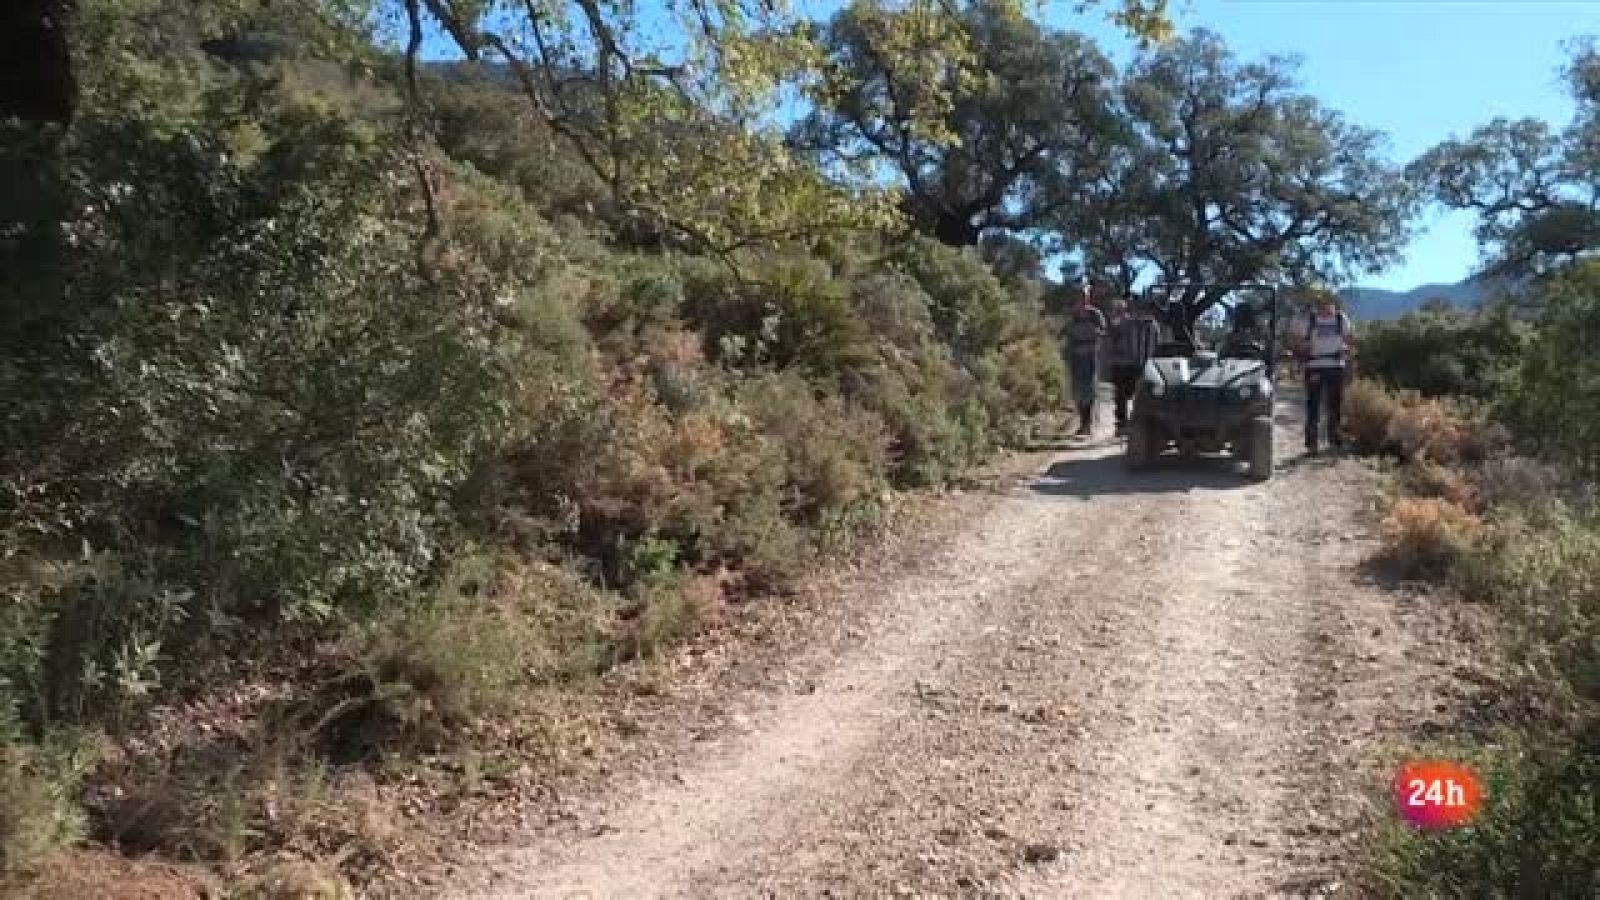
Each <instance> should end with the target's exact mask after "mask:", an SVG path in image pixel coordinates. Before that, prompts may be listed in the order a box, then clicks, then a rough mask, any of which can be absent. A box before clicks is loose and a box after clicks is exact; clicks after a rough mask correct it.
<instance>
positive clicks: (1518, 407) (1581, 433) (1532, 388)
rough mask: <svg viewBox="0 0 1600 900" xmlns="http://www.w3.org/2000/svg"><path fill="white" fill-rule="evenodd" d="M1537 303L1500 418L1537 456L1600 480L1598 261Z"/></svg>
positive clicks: (1567, 276) (1549, 289) (1563, 279)
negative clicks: (1536, 321)
mask: <svg viewBox="0 0 1600 900" xmlns="http://www.w3.org/2000/svg"><path fill="white" fill-rule="evenodd" d="M1542 305H1543V313H1542V315H1541V317H1540V320H1539V324H1538V329H1537V332H1536V334H1535V336H1534V338H1533V340H1532V341H1531V342H1530V343H1529V345H1528V348H1527V351H1526V352H1525V354H1524V356H1523V362H1522V366H1521V368H1520V369H1519V370H1518V372H1517V378H1516V381H1515V383H1514V385H1513V387H1512V388H1511V389H1510V390H1509V391H1508V392H1507V393H1506V395H1505V396H1504V397H1503V398H1502V402H1501V403H1500V404H1499V414H1500V416H1501V417H1502V418H1503V419H1504V420H1505V421H1506V422H1507V423H1509V424H1510V425H1511V426H1512V428H1513V430H1514V431H1516V433H1517V434H1518V436H1519V437H1521V438H1523V439H1524V440H1526V441H1527V442H1528V443H1529V444H1530V445H1531V446H1532V448H1533V449H1534V450H1535V451H1536V452H1537V453H1538V454H1540V455H1544V456H1547V457H1548V458H1550V459H1552V460H1555V461H1558V462H1561V463H1564V464H1566V465H1569V466H1571V467H1572V468H1573V469H1574V470H1576V471H1577V473H1579V474H1580V475H1582V476H1584V477H1586V478H1590V479H1593V478H1596V477H1600V415H1595V411H1596V410H1600V355H1597V354H1596V353H1595V347H1596V346H1597V342H1600V263H1596V262H1588V263H1584V264H1582V265H1579V266H1577V267H1575V268H1574V269H1573V270H1572V271H1570V272H1569V273H1567V274H1565V275H1564V276H1562V277H1561V278H1559V279H1557V280H1555V281H1553V282H1552V283H1551V284H1550V285H1549V286H1548V287H1546V288H1545V290H1544V296H1543V298H1542Z"/></svg>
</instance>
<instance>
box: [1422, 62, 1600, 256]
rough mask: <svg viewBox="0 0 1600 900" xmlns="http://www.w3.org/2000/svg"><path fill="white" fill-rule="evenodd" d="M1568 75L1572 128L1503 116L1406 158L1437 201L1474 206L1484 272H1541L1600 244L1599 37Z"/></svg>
mask: <svg viewBox="0 0 1600 900" xmlns="http://www.w3.org/2000/svg"><path fill="white" fill-rule="evenodd" d="M1565 77H1566V79H1567V83H1568V87H1569V89H1570V90H1571V92H1572V95H1573V99H1574V100H1575V101H1576V102H1577V105H1578V111H1577V115H1576V116H1575V117H1574V118H1573V120H1572V122H1571V123H1569V124H1568V126H1567V128H1566V129H1564V130H1562V131H1559V132H1557V131H1555V130H1553V129H1552V128H1551V126H1550V125H1549V123H1547V122H1544V121H1542V120H1539V119H1531V118H1530V119H1518V120H1511V119H1506V118H1497V119H1494V120H1492V121H1490V122H1489V123H1488V124H1486V125H1483V126H1481V127H1479V128H1478V129H1476V130H1475V131H1473V132H1472V134H1470V135H1468V136H1467V137H1466V138H1464V139H1459V138H1453V139H1451V140H1448V141H1445V142H1443V143H1441V144H1439V145H1438V146H1436V147H1434V148H1432V149H1430V150H1429V151H1427V152H1426V153H1424V154H1423V155H1422V156H1420V157H1419V158H1418V159H1417V160H1416V161H1414V162H1413V163H1412V164H1411V165H1410V166H1409V167H1408V170H1407V171H1408V174H1409V175H1410V177H1412V178H1413V179H1415V180H1416V181H1417V182H1418V183H1419V184H1421V185H1422V186H1423V187H1424V189H1425V190H1426V191H1427V192H1428V194H1429V195H1431V197H1432V198H1433V199H1434V200H1435V201H1437V202H1438V203H1440V204H1442V205H1444V206H1446V207H1449V208H1451V209H1459V210H1468V211H1471V212H1473V213H1474V214H1476V215H1477V217H1478V225H1477V237H1478V240H1479V241H1480V242H1481V243H1482V244H1483V245H1484V247H1485V249H1486V251H1487V253H1486V259H1485V261H1484V266H1483V274H1485V275H1492V276H1508V277H1512V278H1515V277H1519V276H1532V277H1542V276H1546V275H1549V274H1552V273H1554V272H1557V271H1560V270H1562V269H1564V268H1566V267H1567V266H1569V265H1570V264H1571V263H1572V262H1574V261H1576V260H1578V259H1581V258H1584V257H1587V256H1590V255H1592V254H1593V253H1594V252H1595V250H1596V249H1600V50H1597V48H1596V46H1595V44H1594V43H1593V42H1592V41H1583V42H1579V43H1578V44H1577V45H1576V46H1575V49H1574V54H1573V58H1572V60H1571V62H1570V63H1569V64H1568V66H1567V67H1566V71H1565Z"/></svg>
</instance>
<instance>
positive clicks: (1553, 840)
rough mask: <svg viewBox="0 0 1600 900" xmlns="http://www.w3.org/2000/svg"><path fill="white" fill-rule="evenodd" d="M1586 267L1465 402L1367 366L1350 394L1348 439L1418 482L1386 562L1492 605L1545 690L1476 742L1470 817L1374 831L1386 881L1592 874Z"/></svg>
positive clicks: (1448, 884) (1599, 666)
mask: <svg viewBox="0 0 1600 900" xmlns="http://www.w3.org/2000/svg"><path fill="white" fill-rule="evenodd" d="M1594 277H1595V271H1594V270H1593V269H1592V268H1580V269H1577V270H1575V271H1573V272H1571V273H1569V274H1568V275H1567V276H1566V277H1565V278H1563V279H1560V280H1557V281H1556V282H1554V283H1552V284H1551V285H1549V286H1548V287H1547V288H1546V293H1545V298H1544V299H1545V300H1546V301H1547V302H1546V306H1545V310H1546V311H1545V313H1544V315H1543V317H1542V320H1541V321H1540V322H1539V323H1538V326H1537V329H1536V330H1535V331H1534V333H1533V335H1532V338H1531V341H1530V342H1529V346H1528V351H1527V353H1526V355H1525V356H1524V358H1523V359H1522V360H1521V361H1520V364H1519V365H1517V366H1516V367H1515V368H1514V369H1512V370H1511V371H1510V373H1509V374H1508V375H1507V376H1504V377H1501V378H1499V379H1498V384H1497V386H1495V387H1494V388H1493V389H1492V390H1491V391H1489V392H1488V393H1478V394H1477V395H1476V396H1474V397H1471V398H1468V399H1469V400H1470V401H1473V402H1469V403H1463V402H1461V401H1460V400H1459V399H1454V398H1431V399H1430V398H1424V397H1423V396H1421V395H1419V393H1418V392H1416V391H1409V392H1401V393H1395V392H1392V391H1389V390H1386V389H1384V388H1382V387H1380V386H1378V385H1376V384H1374V383H1371V382H1360V383H1358V384H1357V385H1356V386H1355V387H1354V388H1353V389H1352V390H1351V391H1350V393H1349V394H1348V395H1347V398H1348V402H1349V406H1348V412H1349V416H1348V418H1347V420H1346V427H1347V428H1348V429H1349V430H1350V431H1351V432H1352V436H1353V437H1354V438H1355V443H1356V445H1357V446H1358V447H1361V448H1364V449H1367V450H1369V451H1373V452H1386V453H1392V454H1394V455H1396V456H1398V457H1400V458H1401V460H1402V467H1401V469H1400V479H1399V481H1400V486H1401V487H1402V488H1403V491H1404V493H1405V494H1410V495H1412V496H1402V497H1401V498H1400V499H1398V500H1397V501H1396V502H1395V503H1394V505H1393V506H1392V507H1391V510H1390V512H1389V515H1388V517H1387V519H1386V520H1385V522H1384V533H1385V538H1386V552H1387V555H1388V558H1389V560H1390V561H1391V562H1393V563H1395V564H1397V565H1398V566H1399V567H1400V569H1401V571H1402V572H1403V573H1404V574H1406V575H1410V576H1423V577H1431V578H1435V579H1439V580H1442V581H1444V582H1446V583H1449V584H1451V585H1453V586H1454V587H1456V588H1457V589H1458V590H1460V592H1461V593H1462V595H1463V596H1465V597H1466V598H1468V599H1471V600H1475V601H1478V602H1482V603H1484V604H1487V605H1489V606H1491V607H1492V608H1493V609H1494V610H1495V611H1496V612H1497V613H1498V614H1499V615H1500V617H1501V618H1502V619H1503V621H1504V622H1505V625H1506V628H1507V632H1508V634H1509V636H1510V638H1511V640H1510V646H1511V649H1512V652H1513V654H1514V657H1515V660H1516V662H1517V663H1518V671H1519V672H1522V673H1523V674H1524V677H1525V678H1526V679H1527V684H1526V687H1527V689H1528V690H1530V691H1531V692H1532V693H1533V694H1534V695H1536V696H1539V697H1540V698H1541V702H1540V708H1541V710H1542V715H1541V717H1540V718H1539V719H1538V720H1536V721H1534V722H1532V723H1531V724H1527V723H1525V724H1524V725H1523V726H1522V729H1521V731H1520V733H1518V734H1514V735H1512V736H1511V738H1510V743H1509V745H1507V746H1504V747H1502V748H1500V749H1498V750H1495V751H1492V752H1485V753H1484V754H1483V759H1482V760H1481V762H1483V763H1484V765H1485V766H1486V767H1487V771H1488V773H1489V784H1488V786H1487V791H1488V795H1487V797H1488V799H1487V805H1486V809H1485V812H1484V814H1483V816H1482V818H1481V819H1480V820H1478V821H1477V822H1476V823H1474V825H1473V826H1472V827H1470V828H1467V829H1463V830H1461V831H1459V832H1455V833H1452V834H1449V835H1445V836H1443V837H1439V836H1432V835H1429V836H1419V835H1416V834H1413V833H1411V832H1408V831H1406V830H1404V829H1401V828H1398V827H1396V828H1392V829H1389V830H1387V831H1386V832H1385V833H1384V834H1382V835H1381V836H1380V840H1379V845H1378V852H1377V856H1376V858H1375V862H1376V868H1377V872H1376V874H1377V876H1378V878H1379V879H1380V881H1381V882H1382V884H1383V886H1384V888H1385V889H1386V890H1388V891H1390V892H1392V893H1393V894H1394V895H1396V896H1416V895H1418V894H1444V895H1458V894H1479V893H1484V892H1489V893H1511V894H1517V895H1539V896H1592V895H1593V894H1594V893H1595V891H1596V890H1600V881H1597V880H1596V879H1597V873H1600V869H1597V868H1596V867H1595V864H1594V863H1595V859H1596V858H1597V856H1600V846H1597V845H1596V836H1597V835H1600V757H1597V756H1596V747H1597V746H1600V744H1597V743H1596V723H1600V522H1597V521H1596V519H1595V505H1594V500H1593V497H1592V496H1591V494H1592V488H1591V487H1590V486H1589V485H1590V484H1591V482H1587V481H1585V480H1583V476H1591V477H1592V474H1593V472H1594V469H1593V462H1592V460H1593V448H1592V446H1590V445H1589V444H1588V443H1586V439H1587V437H1588V435H1587V431H1586V429H1588V428H1590V423H1591V421H1592V419H1593V418H1594V417H1593V416H1592V415H1588V414H1586V413H1587V411H1592V410H1595V409H1597V408H1600V398H1595V397H1592V396H1590V393H1591V392H1590V388H1591V387H1592V385H1590V382H1592V381H1594V377H1593V372H1592V371H1591V370H1592V369H1593V368H1594V363H1593V359H1592V341H1589V340H1587V339H1585V338H1583V337H1582V335H1583V334H1585V333H1586V332H1585V329H1589V330H1592V325H1591V324H1590V323H1589V319H1591V318H1593V316H1592V313H1593V311H1594V310H1595V309H1597V308H1600V307H1597V306H1596V296H1597V293H1596V291H1595V290H1594V288H1595V283H1594ZM1363 350H1364V351H1365V345H1363ZM1363 355H1364V356H1365V353H1364V354H1363ZM1434 386H1435V387H1437V385H1434ZM1479 387H1483V385H1480V386H1479ZM1461 389H1462V387H1461V385H1456V386H1455V387H1453V388H1450V389H1449V390H1461ZM1486 410H1488V411H1492V414H1493V417H1494V420H1490V419H1488V418H1486V417H1485V415H1486V413H1485V411H1486ZM1495 420H1498V421H1495ZM1502 422H1503V423H1505V424H1504V425H1503V424H1501V423H1502ZM1506 425H1509V426H1510V429H1509V431H1508V429H1507V427H1506ZM1514 445H1520V446H1522V447H1525V448H1529V449H1533V450H1536V451H1539V452H1541V453H1542V454H1543V455H1544V456H1545V458H1546V459H1547V460H1553V461H1555V462H1554V463H1552V462H1545V461H1539V460H1536V459H1534V458H1531V457H1528V456H1521V455H1517V454H1516V453H1514V452H1513V446H1514Z"/></svg>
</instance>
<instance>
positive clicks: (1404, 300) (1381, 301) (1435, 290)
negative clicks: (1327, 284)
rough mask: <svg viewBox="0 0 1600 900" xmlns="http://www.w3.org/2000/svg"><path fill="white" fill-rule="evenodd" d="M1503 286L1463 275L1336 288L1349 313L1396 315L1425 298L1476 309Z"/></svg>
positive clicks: (1359, 316) (1374, 316)
mask: <svg viewBox="0 0 1600 900" xmlns="http://www.w3.org/2000/svg"><path fill="white" fill-rule="evenodd" d="M1502 287H1504V286H1503V285H1498V284H1495V283H1492V282H1488V281H1480V280H1477V279H1471V278H1469V279H1465V280H1463V281H1458V282H1456V283H1454V284H1424V285H1422V286H1421V287H1414V288H1412V289H1411V290H1409V291H1389V290H1384V289H1382V288H1349V289H1347V290H1344V291H1340V292H1339V295H1340V296H1341V297H1342V298H1344V301H1345V304H1346V308H1347V309H1348V310H1349V312H1350V315H1351V316H1352V317H1353V318H1357V319H1398V318H1400V317H1401V316H1403V315H1405V314H1406V313H1409V312H1414V311H1415V310H1417V309H1419V308H1421V306H1422V305H1423V304H1424V303H1427V302H1428V301H1429V300H1435V299H1438V300H1444V301H1445V302H1447V303H1449V304H1450V305H1451V306H1453V307H1455V308H1456V309H1460V310H1471V309H1477V308H1478V307H1479V306H1480V305H1481V304H1482V303H1483V301H1484V300H1485V299H1486V298H1488V297H1489V296H1491V295H1492V294H1494V293H1496V292H1497V290H1498V289H1500V288H1502Z"/></svg>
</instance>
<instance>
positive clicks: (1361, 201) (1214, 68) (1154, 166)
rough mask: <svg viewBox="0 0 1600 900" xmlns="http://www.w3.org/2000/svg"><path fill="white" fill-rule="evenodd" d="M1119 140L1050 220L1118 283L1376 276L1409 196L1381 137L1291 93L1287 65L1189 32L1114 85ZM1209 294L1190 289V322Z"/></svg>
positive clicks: (1390, 254)
mask: <svg viewBox="0 0 1600 900" xmlns="http://www.w3.org/2000/svg"><path fill="white" fill-rule="evenodd" d="M1120 93H1121V105H1122V108H1123V110H1124V114H1125V115H1126V116H1127V119H1128V128H1126V129H1125V130H1124V132H1123V133H1124V134H1125V135H1126V140H1125V141H1124V142H1123V143H1122V144H1121V145H1120V146H1118V147H1117V148H1115V151H1114V153H1113V154H1112V158H1111V161H1110V165H1109V166H1108V167H1107V169H1106V171H1105V172H1104V173H1103V174H1102V175H1101V177H1099V178H1097V179H1095V180H1094V181H1093V182H1092V184H1091V190H1090V192H1089V194H1088V195H1087V196H1086V197H1084V198H1082V202H1079V203H1075V204H1074V203H1062V204H1059V205H1058V206H1057V207H1056V208H1057V209H1058V210H1060V212H1061V215H1060V216H1059V218H1058V219H1057V220H1056V224H1057V227H1058V228H1059V230H1060V233H1061V239H1062V245H1063V249H1068V250H1076V251H1078V252H1079V253H1080V254H1082V255H1083V256H1084V257H1085V262H1086V265H1087V266H1088V268H1090V269H1091V270H1093V271H1095V272H1099V273H1106V274H1109V275H1112V276H1114V277H1116V279H1117V280H1119V281H1121V282H1124V283H1127V282H1130V281H1131V280H1132V278H1133V277H1134V276H1135V275H1136V274H1137V273H1139V272H1142V271H1147V270H1150V269H1154V270H1155V271H1156V272H1157V273H1158V274H1159V275H1160V277H1161V278H1162V279H1163V280H1166V281H1171V282H1177V281H1182V282H1190V283H1202V284H1230V283H1239V282H1252V281H1268V282H1276V283H1288V284H1309V283H1314V282H1318V281H1337V280H1340V279H1342V278H1343V277H1345V276H1347V275H1350V274H1354V273H1358V272H1364V271H1372V270H1375V269H1378V268H1380V267H1382V266H1383V265H1385V264H1387V263H1388V262H1390V261H1391V260H1393V259H1394V258H1395V256H1396V255H1397V254H1398V252H1399V250H1400V248H1401V247H1402V246H1403V243H1404V240H1405V238H1406V233H1407V228H1406V223H1407V222H1408V220H1409V217H1410V212H1411V209H1412V202H1411V196H1412V195H1411V192H1410V191H1409V190H1408V189H1407V187H1406V184H1405V182H1404V181H1403V180H1402V178H1401V177H1400V173H1399V172H1397V171H1396V170H1395V169H1394V168H1393V167H1391V166H1389V165H1388V164H1386V163H1385V162H1384V161H1383V160H1382V159H1381V157H1380V155H1379V149H1380V148H1379V140H1380V139H1379V135H1378V134H1377V133H1375V132H1373V131H1370V130H1367V129H1364V128H1360V127H1358V126H1356V125H1353V124H1351V123H1350V122H1348V121H1347V120H1346V119H1345V118H1344V117H1343V116H1341V115H1340V114H1339V113H1337V112H1335V111H1332V110H1329V109H1326V108H1324V107H1323V106H1322V105H1321V104H1320V103H1318V102H1317V101H1316V100H1315V99H1314V98H1312V97H1309V96H1306V95H1305V94H1302V93H1299V92H1298V90H1297V85H1296V82H1295V79H1294V77H1293V71H1292V64H1291V62H1290V61H1289V60H1286V59H1283V58H1278V57H1272V58H1268V59H1266V60H1264V61H1261V62H1255V63H1242V62H1240V61H1238V60H1237V59H1236V58H1235V57H1234V56H1233V54H1232V53H1231V52H1229V50H1228V49H1227V47H1226V46H1224V44H1223V42H1222V40H1221V38H1220V37H1218V36H1217V35H1215V34H1212V33H1210V32H1207V31H1203V30H1202V31H1196V32H1194V33H1192V34H1191V35H1189V36H1188V37H1186V38H1184V39H1182V40H1180V41H1176V42H1174V43H1172V44H1170V45H1168V46H1164V47H1161V48H1158V49H1157V50H1155V51H1154V52H1153V53H1149V54H1147V55H1146V56H1144V57H1143V58H1142V59H1140V60H1139V61H1138V62H1137V63H1136V64H1135V65H1134V66H1133V67H1132V70H1131V71H1130V72H1129V73H1128V75H1127V77H1126V78H1125V79H1124V82H1123V85H1122V89H1121V92H1120ZM1220 294H1221V291H1220V290H1215V289H1213V290H1209V291H1202V290H1199V289H1193V290H1190V291H1189V292H1188V293H1187V294H1186V295H1185V297H1184V300H1185V301H1186V303H1187V304H1188V306H1189V310H1190V316H1191V318H1192V319H1198V318H1199V316H1200V315H1202V314H1203V313H1204V312H1205V310H1206V309H1207V308H1209V307H1210V306H1211V305H1212V304H1214V303H1215V302H1216V300H1217V299H1219V297H1220Z"/></svg>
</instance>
